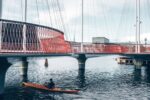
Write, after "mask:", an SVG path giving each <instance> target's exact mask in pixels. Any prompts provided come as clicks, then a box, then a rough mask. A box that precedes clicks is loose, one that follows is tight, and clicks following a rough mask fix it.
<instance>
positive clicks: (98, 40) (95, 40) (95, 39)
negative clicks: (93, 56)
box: [92, 37, 109, 43]
mask: <svg viewBox="0 0 150 100" xmlns="http://www.w3.org/2000/svg"><path fill="white" fill-rule="evenodd" d="M92 43H109V39H107V38H105V37H93V38H92Z"/></svg>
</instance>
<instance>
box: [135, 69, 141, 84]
mask: <svg viewBox="0 0 150 100" xmlns="http://www.w3.org/2000/svg"><path fill="white" fill-rule="evenodd" d="M134 81H136V82H140V81H141V68H137V67H136V66H135V67H134Z"/></svg>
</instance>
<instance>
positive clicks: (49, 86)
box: [48, 79, 55, 89]
mask: <svg viewBox="0 0 150 100" xmlns="http://www.w3.org/2000/svg"><path fill="white" fill-rule="evenodd" d="M48 88H49V89H52V88H55V83H54V82H53V79H50V82H49V83H48Z"/></svg>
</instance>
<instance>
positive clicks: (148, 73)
mask: <svg viewBox="0 0 150 100" xmlns="http://www.w3.org/2000/svg"><path fill="white" fill-rule="evenodd" d="M145 80H146V81H147V82H148V83H150V62H147V64H146V66H145Z"/></svg>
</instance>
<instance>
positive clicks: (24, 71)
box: [21, 57, 28, 82]
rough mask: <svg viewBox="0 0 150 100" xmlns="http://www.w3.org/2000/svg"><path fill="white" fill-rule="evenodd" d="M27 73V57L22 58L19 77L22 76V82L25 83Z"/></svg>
mask: <svg viewBox="0 0 150 100" xmlns="http://www.w3.org/2000/svg"><path fill="white" fill-rule="evenodd" d="M27 72H28V61H27V57H23V58H22V66H21V75H22V78H23V79H22V81H23V82H27V80H28V79H27Z"/></svg>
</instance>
